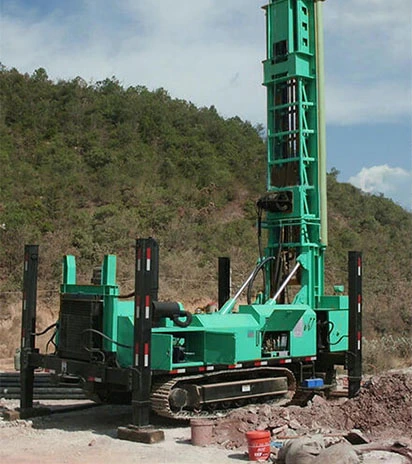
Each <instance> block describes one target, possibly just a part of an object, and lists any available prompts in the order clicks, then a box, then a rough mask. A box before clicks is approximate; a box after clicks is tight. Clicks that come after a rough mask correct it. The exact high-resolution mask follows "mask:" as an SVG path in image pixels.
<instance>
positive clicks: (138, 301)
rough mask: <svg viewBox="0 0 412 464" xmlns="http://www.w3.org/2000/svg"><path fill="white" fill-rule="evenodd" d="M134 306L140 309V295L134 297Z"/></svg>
mask: <svg viewBox="0 0 412 464" xmlns="http://www.w3.org/2000/svg"><path fill="white" fill-rule="evenodd" d="M136 304H137V306H138V307H139V308H140V295H136Z"/></svg>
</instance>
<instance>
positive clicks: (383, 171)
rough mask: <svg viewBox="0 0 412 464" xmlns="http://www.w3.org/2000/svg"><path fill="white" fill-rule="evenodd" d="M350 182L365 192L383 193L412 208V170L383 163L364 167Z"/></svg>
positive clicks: (405, 206)
mask: <svg viewBox="0 0 412 464" xmlns="http://www.w3.org/2000/svg"><path fill="white" fill-rule="evenodd" d="M349 182H350V183H351V184H352V185H354V186H355V187H358V188H360V189H361V190H363V191H364V192H367V193H383V194H384V195H385V196H387V197H390V198H392V199H393V200H394V201H395V202H397V203H399V204H400V205H401V206H403V207H404V208H407V209H412V171H406V170H405V169H402V168H392V167H390V166H388V165H387V164H383V165H380V166H372V167H370V168H362V170H361V171H360V172H358V173H357V174H356V175H355V176H352V177H350V178H349Z"/></svg>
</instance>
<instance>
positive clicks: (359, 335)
mask: <svg viewBox="0 0 412 464" xmlns="http://www.w3.org/2000/svg"><path fill="white" fill-rule="evenodd" d="M359 340H362V333H361V332H358V341H359Z"/></svg>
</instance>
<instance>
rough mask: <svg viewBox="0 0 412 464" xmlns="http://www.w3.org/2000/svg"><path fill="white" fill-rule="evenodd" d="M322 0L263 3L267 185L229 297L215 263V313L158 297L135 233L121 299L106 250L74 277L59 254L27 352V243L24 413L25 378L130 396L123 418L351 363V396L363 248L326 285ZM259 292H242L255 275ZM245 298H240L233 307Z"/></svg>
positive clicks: (222, 264)
mask: <svg viewBox="0 0 412 464" xmlns="http://www.w3.org/2000/svg"><path fill="white" fill-rule="evenodd" d="M322 6H323V3H322V1H320V0H319V1H316V0H270V3H269V4H268V5H267V6H266V7H265V8H264V10H265V13H266V32H267V34H266V37H267V43H266V49H267V56H266V59H265V60H264V62H263V69H264V81H263V84H264V86H265V87H266V89H267V185H266V193H265V194H264V195H263V196H262V197H261V198H259V200H258V201H257V211H258V214H257V235H258V253H257V263H256V267H255V268H254V269H253V270H252V272H251V273H250V275H249V277H248V278H247V279H246V281H245V282H244V283H243V285H241V287H240V288H239V290H238V291H237V292H236V293H235V295H233V296H231V294H230V262H229V260H228V258H220V259H219V309H218V311H216V312H213V313H210V314H191V313H190V312H189V311H186V310H185V309H184V307H183V305H182V304H181V303H178V302H162V301H159V299H158V287H159V285H158V283H159V247H158V244H157V242H156V240H155V239H153V238H146V239H138V240H137V241H136V259H135V263H136V265H135V291H134V294H133V295H126V296H123V295H121V294H120V291H119V286H118V285H117V283H116V256H114V255H107V256H105V257H104V261H103V264H102V266H101V267H100V268H99V269H98V272H95V273H94V275H93V279H92V283H91V284H88V285H82V284H78V283H77V280H76V262H75V258H74V256H65V257H64V259H63V283H62V285H61V292H60V293H61V295H60V313H59V318H58V321H57V323H56V325H55V327H54V330H55V333H54V334H53V336H52V338H51V339H50V341H51V342H52V343H53V345H54V346H55V352H54V353H53V354H43V353H40V352H39V350H38V349H36V347H35V326H36V284H37V263H38V247H37V246H36V245H27V246H26V249H25V262H24V297H23V311H22V313H23V322H22V340H21V388H22V390H21V391H22V397H21V409H22V411H24V410H29V409H30V408H31V407H32V402H33V372H34V369H36V368H39V367H41V368H45V369H48V370H49V371H50V372H52V373H53V374H54V376H55V379H56V381H60V382H62V381H65V379H67V378H68V377H71V378H73V377H75V378H77V379H80V382H81V385H82V387H83V389H84V391H85V392H86V393H87V395H88V396H89V397H90V398H92V399H95V400H98V401H103V402H119V401H121V402H130V403H131V405H132V409H133V423H134V424H135V425H138V426H144V425H147V424H148V423H149V421H150V413H151V412H152V411H153V412H155V413H157V414H159V415H161V416H166V417H171V418H183V419H184V418H190V417H196V416H206V417H213V416H214V415H216V413H217V412H219V413H221V412H222V411H227V410H229V409H231V408H234V407H239V406H242V405H245V404H247V403H250V402H254V403H256V402H267V401H274V400H278V399H281V398H291V397H292V396H293V395H294V393H295V391H296V389H305V388H306V389H308V388H309V389H310V388H312V389H313V388H316V389H319V390H327V391H329V390H331V389H333V388H334V387H335V372H336V366H343V367H344V368H345V369H347V370H348V377H349V396H354V395H355V394H356V393H357V391H358V390H359V388H360V379H361V313H362V297H361V284H362V282H361V279H362V259H361V254H360V253H359V252H354V251H353V252H349V260H348V282H349V295H345V294H344V289H343V288H342V286H336V287H335V294H333V295H325V292H324V255H325V250H326V246H327V211H326V168H325V166H326V150H325V119H324V97H323V93H324V83H323V31H322V29H323V27H322ZM258 276H259V282H261V283H262V288H261V289H260V291H259V292H257V296H254V297H253V298H252V294H253V293H255V292H253V290H254V287H255V286H256V285H257V284H256V282H257V278H258ZM243 293H246V298H247V303H246V304H240V303H239V298H240V296H241V295H242V294H243Z"/></svg>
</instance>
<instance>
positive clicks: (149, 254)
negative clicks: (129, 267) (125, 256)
mask: <svg viewBox="0 0 412 464" xmlns="http://www.w3.org/2000/svg"><path fill="white" fill-rule="evenodd" d="M151 258H152V249H151V248H148V249H147V250H146V259H151Z"/></svg>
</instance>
